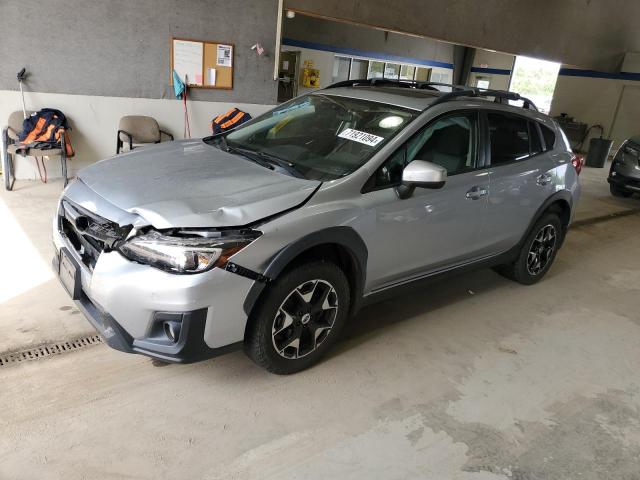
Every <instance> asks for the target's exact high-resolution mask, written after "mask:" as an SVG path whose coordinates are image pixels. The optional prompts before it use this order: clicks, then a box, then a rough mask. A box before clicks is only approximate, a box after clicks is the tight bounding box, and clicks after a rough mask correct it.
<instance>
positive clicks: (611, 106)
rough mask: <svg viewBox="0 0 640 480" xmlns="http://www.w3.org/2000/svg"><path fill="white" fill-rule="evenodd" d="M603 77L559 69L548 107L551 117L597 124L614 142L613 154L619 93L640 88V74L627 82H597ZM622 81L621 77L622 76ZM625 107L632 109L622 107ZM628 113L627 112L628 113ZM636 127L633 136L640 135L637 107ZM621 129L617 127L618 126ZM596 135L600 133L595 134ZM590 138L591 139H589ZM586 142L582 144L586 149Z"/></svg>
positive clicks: (619, 100) (609, 79)
mask: <svg viewBox="0 0 640 480" xmlns="http://www.w3.org/2000/svg"><path fill="white" fill-rule="evenodd" d="M598 76H600V77H606V76H605V75H604V74H601V73H600V72H591V71H585V72H580V71H578V70H575V69H566V68H565V69H562V70H560V76H559V77H558V82H557V84H556V89H555V92H554V96H553V102H552V104H551V115H552V116H557V115H560V114H561V113H567V114H568V115H569V116H572V117H574V118H575V120H576V121H579V122H583V123H586V124H588V125H595V124H600V125H602V126H603V127H604V134H605V136H606V137H608V138H612V139H613V140H614V146H613V148H614V150H615V149H616V148H617V147H618V146H619V143H620V141H621V140H622V138H618V135H616V133H617V132H614V130H613V127H614V123H615V119H616V114H617V112H618V111H619V109H620V102H621V101H622V93H623V89H624V87H625V86H629V87H635V88H639V87H640V73H639V74H636V75H635V76H636V77H637V78H636V79H635V80H633V79H631V77H634V75H628V76H627V77H630V78H597V77H598ZM621 77H623V76H621ZM625 107H627V109H628V107H632V106H631V105H625ZM627 111H628V110H627ZM635 111H636V112H637V114H635V124H636V126H637V128H636V130H637V132H636V134H640V105H636V110H635ZM618 127H620V126H618ZM594 134H597V135H599V132H594ZM592 136H593V135H590V137H589V138H591V137H592ZM588 142H589V140H588V139H587V141H586V142H585V149H586V147H587V146H588V144H589V143H588Z"/></svg>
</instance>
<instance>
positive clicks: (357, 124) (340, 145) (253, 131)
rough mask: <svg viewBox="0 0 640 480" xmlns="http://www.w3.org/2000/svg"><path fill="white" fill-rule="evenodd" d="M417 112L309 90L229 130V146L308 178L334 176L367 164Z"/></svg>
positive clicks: (323, 178)
mask: <svg viewBox="0 0 640 480" xmlns="http://www.w3.org/2000/svg"><path fill="white" fill-rule="evenodd" d="M418 113H419V112H415V111H411V110H407V109H403V108H400V107H394V106H391V105H385V104H381V103H375V102H369V101H365V100H356V99H353V98H343V97H334V96H329V95H307V96H303V97H300V98H296V99H294V100H292V101H290V102H287V103H285V104H283V105H281V106H279V107H277V108H276V109H274V110H271V111H269V112H267V113H265V114H264V115H262V116H260V117H258V118H256V119H255V120H253V121H252V122H251V123H248V124H247V125H245V126H242V127H239V128H238V129H237V130H234V131H232V132H230V133H228V134H227V135H226V136H225V138H226V146H227V147H228V149H229V150H230V151H232V152H233V151H234V150H240V151H251V152H255V153H256V154H259V155H261V158H262V159H264V160H265V161H270V160H272V161H275V162H277V161H281V164H283V163H286V164H287V166H289V167H290V169H291V170H295V172H297V174H299V176H302V177H304V178H307V179H310V180H321V181H328V180H335V179H336V178H340V177H344V176H345V175H348V174H350V173H351V172H353V171H355V170H357V169H358V168H359V167H361V166H362V165H364V164H365V163H366V162H367V160H369V158H371V156H372V155H373V154H374V153H375V152H376V151H377V150H379V149H380V148H381V147H382V146H383V145H384V144H385V143H386V142H387V141H388V140H389V139H391V138H392V137H393V136H394V135H395V134H396V133H397V132H398V131H400V130H401V129H402V128H404V127H405V126H406V124H407V123H409V122H410V121H411V120H413V119H414V118H415V117H416V116H417V115H418ZM211 140H212V141H215V139H214V138H212V139H211Z"/></svg>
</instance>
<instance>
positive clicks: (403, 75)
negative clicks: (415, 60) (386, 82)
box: [400, 65, 416, 80]
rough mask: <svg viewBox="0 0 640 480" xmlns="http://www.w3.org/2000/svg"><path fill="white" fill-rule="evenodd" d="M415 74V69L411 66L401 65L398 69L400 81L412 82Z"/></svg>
mask: <svg viewBox="0 0 640 480" xmlns="http://www.w3.org/2000/svg"><path fill="white" fill-rule="evenodd" d="M415 74H416V67H414V66H411V65H402V66H401V67H400V80H413V79H414V76H415Z"/></svg>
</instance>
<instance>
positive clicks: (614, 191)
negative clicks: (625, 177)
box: [609, 185, 632, 198]
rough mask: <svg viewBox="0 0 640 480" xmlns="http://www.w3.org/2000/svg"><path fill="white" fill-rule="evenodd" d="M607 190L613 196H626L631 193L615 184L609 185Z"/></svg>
mask: <svg viewBox="0 0 640 480" xmlns="http://www.w3.org/2000/svg"><path fill="white" fill-rule="evenodd" d="M609 190H610V191H611V195H613V196H614V197H622V198H628V197H630V196H631V195H632V192H630V191H628V190H625V189H624V188H620V187H617V186H615V185H609Z"/></svg>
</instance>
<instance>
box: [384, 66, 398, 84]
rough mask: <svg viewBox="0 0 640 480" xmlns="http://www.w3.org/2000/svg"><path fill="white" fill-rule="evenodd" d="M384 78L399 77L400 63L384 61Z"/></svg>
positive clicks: (394, 78)
mask: <svg viewBox="0 0 640 480" xmlns="http://www.w3.org/2000/svg"><path fill="white" fill-rule="evenodd" d="M384 78H388V79H390V80H398V78H400V65H398V64H397V63H386V64H385V66H384Z"/></svg>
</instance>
